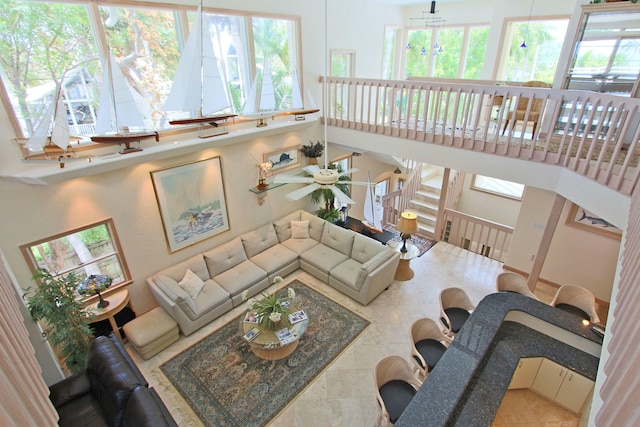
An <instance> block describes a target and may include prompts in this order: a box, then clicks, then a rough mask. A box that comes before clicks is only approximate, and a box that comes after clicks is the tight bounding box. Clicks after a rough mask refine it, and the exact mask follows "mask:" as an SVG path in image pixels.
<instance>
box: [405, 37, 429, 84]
mask: <svg viewBox="0 0 640 427" xmlns="http://www.w3.org/2000/svg"><path fill="white" fill-rule="evenodd" d="M407 40H408V44H407V46H406V60H405V74H406V75H407V77H427V76H428V72H429V57H430V55H431V31H425V30H409V32H408V34H407Z"/></svg>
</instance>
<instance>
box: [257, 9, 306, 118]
mask: <svg viewBox="0 0 640 427" xmlns="http://www.w3.org/2000/svg"><path fill="white" fill-rule="evenodd" d="M251 21H252V24H253V39H254V49H255V55H256V58H255V61H256V68H257V74H258V90H257V91H256V92H257V93H256V96H257V98H256V102H257V103H256V111H260V110H274V109H275V110H287V109H290V108H291V107H292V105H293V101H292V91H291V83H292V77H293V72H294V71H296V70H297V63H298V60H297V54H296V49H295V46H296V43H295V42H293V40H292V37H293V35H294V34H295V33H296V32H295V25H294V24H295V23H294V22H293V21H290V20H284V19H271V18H255V17H254V18H252V19H251ZM265 69H267V70H269V69H270V71H271V76H270V77H271V80H272V82H273V93H274V95H270V96H268V97H263V96H262V95H264V94H265V93H266V91H264V92H263V91H262V89H264V87H265V85H264V83H265V82H267V81H268V79H267V80H265V79H264V70H265ZM267 90H268V89H267Z"/></svg>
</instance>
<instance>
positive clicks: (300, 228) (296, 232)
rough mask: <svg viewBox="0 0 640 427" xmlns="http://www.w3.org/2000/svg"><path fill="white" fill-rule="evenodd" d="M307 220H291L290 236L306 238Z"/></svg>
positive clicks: (307, 236) (307, 234)
mask: <svg viewBox="0 0 640 427" xmlns="http://www.w3.org/2000/svg"><path fill="white" fill-rule="evenodd" d="M309 237H310V236H309V221H291V238H292V239H308V238H309Z"/></svg>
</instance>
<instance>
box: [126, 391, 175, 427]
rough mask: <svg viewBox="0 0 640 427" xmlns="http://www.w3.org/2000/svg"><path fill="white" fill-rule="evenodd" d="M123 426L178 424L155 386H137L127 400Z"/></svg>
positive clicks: (157, 426)
mask: <svg viewBox="0 0 640 427" xmlns="http://www.w3.org/2000/svg"><path fill="white" fill-rule="evenodd" d="M122 426H123V427H177V426H178V425H177V424H176V422H175V420H174V419H173V417H172V416H171V414H170V413H169V410H168V409H167V407H166V406H165V405H164V403H163V402H162V399H160V396H158V393H156V391H155V390H154V389H153V388H146V387H137V388H136V389H135V390H133V392H132V393H131V396H130V397H129V400H128V401H127V406H126V408H125V411H124V417H123V418H122Z"/></svg>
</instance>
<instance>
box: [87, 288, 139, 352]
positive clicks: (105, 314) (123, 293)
mask: <svg viewBox="0 0 640 427" xmlns="http://www.w3.org/2000/svg"><path fill="white" fill-rule="evenodd" d="M103 298H104V299H105V300H106V301H109V305H108V306H106V307H105V308H99V307H98V301H96V302H94V303H92V304H89V305H87V307H86V310H87V311H89V312H90V313H92V314H94V317H92V318H91V319H88V320H89V321H90V322H99V321H101V320H105V319H109V323H110V324H111V329H113V332H115V334H116V337H118V339H119V340H120V342H122V333H121V332H120V329H119V328H118V324H117V323H116V319H115V318H114V316H115V315H116V314H118V313H120V311H122V309H123V308H125V307H126V306H127V304H129V291H127V290H126V289H122V290H119V291H117V292H113V293H110V294H108V295H106V296H104V297H103Z"/></svg>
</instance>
